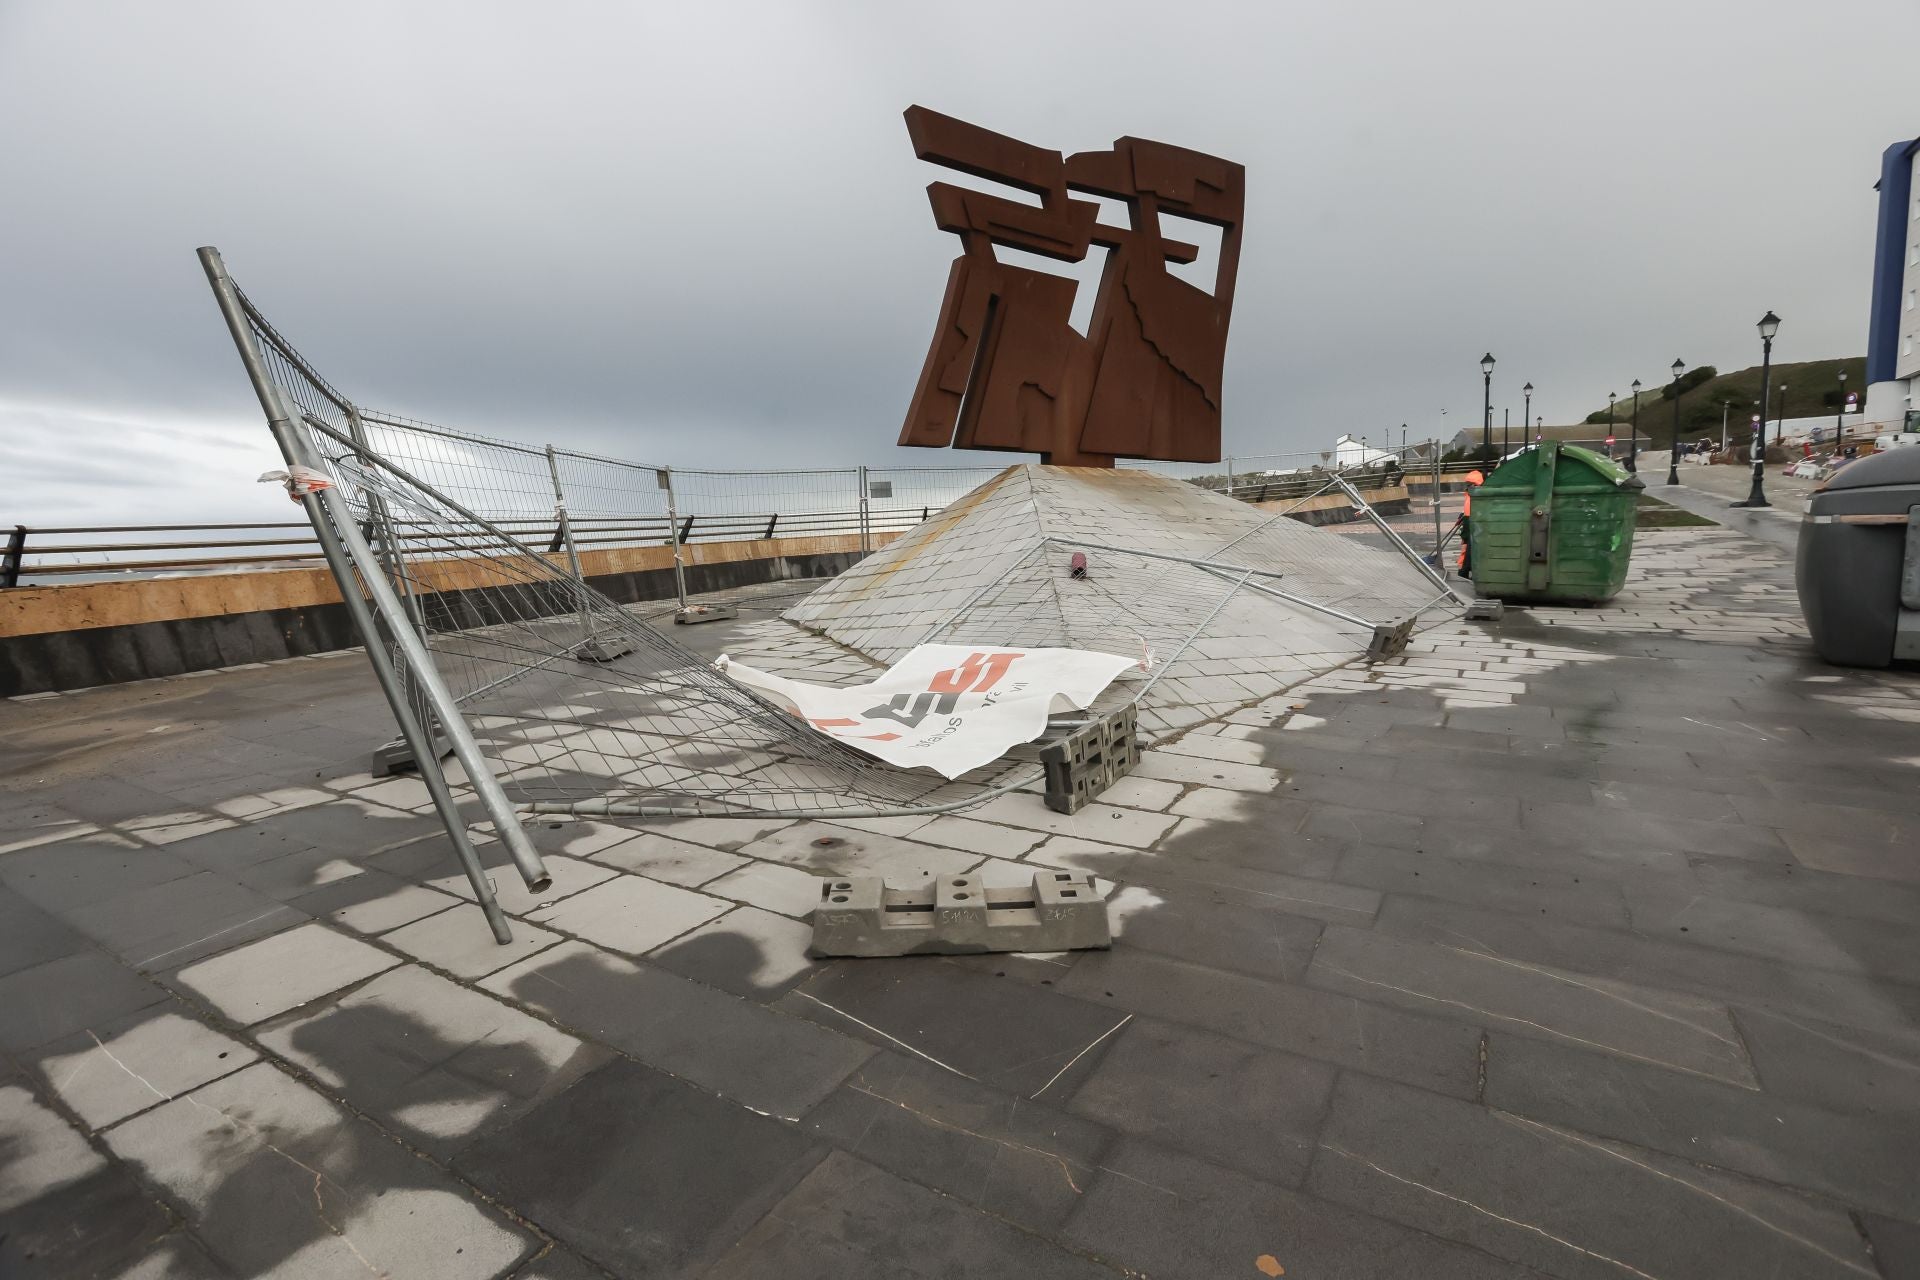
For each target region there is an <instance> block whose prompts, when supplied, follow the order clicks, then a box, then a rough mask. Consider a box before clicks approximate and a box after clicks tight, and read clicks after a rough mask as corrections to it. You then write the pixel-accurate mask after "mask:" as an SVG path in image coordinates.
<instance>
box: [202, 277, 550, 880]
mask: <svg viewBox="0 0 1920 1280" xmlns="http://www.w3.org/2000/svg"><path fill="white" fill-rule="evenodd" d="M200 262H201V265H202V266H203V267H205V268H206V272H207V280H208V282H209V283H210V284H211V285H212V286H213V292H214V297H215V298H216V299H217V300H218V301H219V304H220V313H221V315H222V316H224V317H225V318H226V321H227V328H228V330H229V331H230V332H231V333H232V335H233V341H234V345H235V346H236V347H237V348H238V349H239V352H240V360H241V363H242V364H244V365H245V366H246V370H247V377H248V379H249V380H250V381H251V382H252V383H253V389H254V393H255V394H256V395H257V396H258V397H259V399H260V407H261V409H262V410H263V411H264V412H265V413H266V415H267V421H268V426H269V427H270V428H271V429H272V431H273V434H274V439H275V441H276V442H278V443H279V445H280V449H281V453H282V455H283V456H285V457H286V460H287V465H288V466H289V467H292V466H312V465H313V463H314V462H315V461H317V460H316V459H312V458H310V457H308V456H307V450H306V448H305V445H304V437H303V434H302V432H301V430H300V427H299V426H298V425H297V421H298V420H297V419H295V418H293V417H291V416H290V411H289V409H288V408H287V406H286V405H285V404H284V403H283V401H282V400H281V398H280V391H279V388H278V386H277V385H276V384H275V383H274V382H273V379H272V378H271V377H270V376H269V375H268V373H267V369H266V363H265V361H264V360H263V359H262V358H261V355H260V352H259V350H258V349H257V348H256V347H255V346H254V343H253V334H252V330H251V327H250V325H249V323H248V321H247V317H246V312H245V310H244V309H243V307H242V305H241V302H240V298H239V295H238V292H237V291H236V290H235V289H234V285H233V279H232V277H231V276H229V275H228V274H227V268H226V264H225V263H223V262H222V261H221V260H220V251H219V250H217V249H214V248H212V247H206V248H203V249H201V250H200ZM309 496H310V497H317V498H318V499H319V501H321V502H322V503H323V504H324V505H325V511H324V513H323V514H325V515H327V516H330V517H332V518H331V519H330V520H329V521H328V522H329V523H331V524H332V525H333V530H334V533H335V534H336V535H337V537H338V539H339V543H340V546H341V549H342V550H343V551H344V552H345V554H346V556H347V557H349V558H350V559H351V560H352V561H353V562H355V563H357V564H359V565H363V566H366V569H365V571H363V572H362V573H361V574H360V577H361V580H362V581H363V582H364V583H365V586H366V590H367V595H368V596H369V597H371V600H372V605H373V608H374V609H375V610H376V611H378V612H379V613H382V614H384V615H385V616H387V617H389V618H393V619H395V620H396V621H398V623H399V625H397V626H395V627H393V628H392V631H391V638H392V640H393V643H394V647H395V648H397V649H398V650H399V651H400V655H401V659H402V661H404V662H405V664H406V666H407V669H408V672H409V674H411V675H412V676H413V677H414V679H415V680H416V681H418V682H419V686H420V689H421V692H422V693H423V694H424V696H425V700H426V703H427V705H428V706H429V707H430V708H431V710H432V712H433V715H434V718H435V719H436V720H438V721H439V722H440V727H441V730H442V732H444V733H445V734H446V736H447V741H448V742H449V743H450V744H451V745H452V747H453V753H454V756H455V758H457V759H458V760H459V761H460V765H461V767H462V768H463V769H465V770H466V774H467V780H468V783H469V785H471V786H472V787H473V790H474V793H475V794H476V795H477V796H478V797H479V799H480V803H481V805H482V807H484V808H485V810H486V813H487V817H488V818H489V819H490V820H491V821H492V822H493V825H494V829H495V834H496V835H497V836H498V837H499V839H500V841H501V843H502V844H504V845H505V846H506V849H507V854H508V856H509V857H511V858H512V859H513V863H514V867H515V869H517V870H518V871H519V872H520V877H521V879H523V880H524V881H526V884H527V887H528V888H530V889H532V890H534V891H535V892H539V891H541V890H544V889H545V888H547V887H548V886H549V885H550V884H552V883H553V880H552V877H551V876H550V875H549V874H548V873H547V868H546V864H545V863H544V862H542V861H541V858H540V854H539V851H538V850H536V849H535V848H534V847H533V842H532V841H530V840H528V839H527V833H526V832H525V831H524V830H522V829H521V826H520V820H519V818H518V816H517V815H516V814H515V813H514V811H513V802H512V801H510V800H508V799H507V794H506V792H505V791H503V790H502V789H501V787H500V782H499V780H498V779H497V778H495V777H494V776H493V770H492V769H491V768H490V767H489V766H488V764H487V761H486V758H485V757H484V756H482V755H481V754H480V746H479V744H478V743H477V742H475V741H474V739H473V733H472V731H471V730H470V729H468V727H467V723H466V720H465V718H464V717H463V716H462V715H461V714H460V707H459V704H458V702H457V701H456V699H455V698H454V696H453V692H452V691H451V690H450V689H448V688H447V685H446V682H445V681H444V680H442V679H441V678H440V672H439V670H438V669H437V668H436V667H435V666H434V665H433V658H432V655H430V654H429V653H428V652H427V648H426V645H425V644H424V643H423V642H422V641H421V639H420V637H419V636H418V635H416V634H415V633H414V631H413V629H412V628H411V627H409V626H407V625H406V623H405V620H404V619H405V616H406V614H405V609H404V607H403V606H402V605H401V603H400V601H399V599H398V598H397V597H396V596H395V595H394V593H393V588H392V586H391V584H389V583H388V582H387V580H386V577H385V575H384V574H382V573H381V572H380V571H379V561H378V559H377V558H376V557H375V556H374V554H373V550H372V548H370V547H369V546H367V544H366V542H365V540H364V539H362V538H361V537H360V530H359V528H358V526H356V525H355V524H354V522H353V518H352V513H351V512H350V511H348V510H347V507H346V500H345V498H344V497H343V496H342V495H341V494H340V492H339V491H338V490H336V489H332V488H328V489H324V490H322V491H321V492H320V493H319V494H317V495H309ZM315 529H316V532H320V522H319V521H316V522H315ZM322 537H323V543H322V545H323V546H324V545H325V537H324V533H323V534H322ZM335 576H336V577H338V578H340V583H339V585H340V591H341V595H342V596H346V595H349V594H353V592H354V588H353V575H352V573H351V572H349V573H348V574H347V575H346V576H345V577H340V575H339V573H338V568H337V567H336V572H335ZM363 638H364V639H365V640H366V642H367V644H368V646H369V650H371V648H372V646H374V645H376V644H378V643H379V636H378V634H377V633H371V632H370V633H367V634H365V635H364V636H363ZM375 669H376V671H378V666H377V664H376V668H375ZM388 700H389V701H390V702H393V709H394V713H395V715H396V716H397V717H399V719H400V724H401V728H402V729H403V730H404V729H406V728H408V727H409V726H410V724H411V721H412V716H411V715H410V713H409V712H408V709H407V706H406V701H405V699H404V698H402V699H400V700H399V701H397V702H396V701H394V700H393V698H392V697H391V696H390V697H389V699H388ZM412 727H413V728H414V729H416V730H418V729H419V727H420V726H418V725H412ZM413 745H414V749H415V759H417V760H419V761H420V762H421V764H422V766H423V767H424V766H425V764H426V761H427V760H428V759H430V758H431V757H432V755H433V750H432V747H431V745H430V744H428V743H424V742H421V743H415V744H413ZM456 820H457V819H448V820H447V825H448V828H449V834H450V835H451V834H452V830H451V829H452V827H453V826H454V823H455V821H456ZM454 840H455V844H456V846H457V845H458V844H459V842H460V838H459V837H458V836H454ZM476 891H477V890H476Z"/></svg>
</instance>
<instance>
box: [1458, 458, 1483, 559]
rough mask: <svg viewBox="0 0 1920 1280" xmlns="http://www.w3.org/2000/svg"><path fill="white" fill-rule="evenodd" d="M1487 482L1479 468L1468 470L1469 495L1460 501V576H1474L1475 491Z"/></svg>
mask: <svg viewBox="0 0 1920 1280" xmlns="http://www.w3.org/2000/svg"><path fill="white" fill-rule="evenodd" d="M1486 482H1487V477H1486V476H1485V475H1483V474H1481V472H1480V470H1479V469H1478V468H1475V469H1474V470H1472V471H1469V472H1467V496H1466V497H1465V498H1464V499H1462V501H1461V503H1460V576H1461V577H1463V578H1466V577H1470V576H1472V573H1473V556H1472V551H1473V547H1472V544H1471V543H1470V542H1469V541H1468V536H1469V531H1470V530H1471V529H1472V528H1473V521H1472V520H1471V519H1470V517H1471V516H1472V515H1473V491H1474V490H1475V489H1478V488H1479V487H1480V486H1481V485H1483V484H1485V483H1486Z"/></svg>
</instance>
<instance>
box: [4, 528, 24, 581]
mask: <svg viewBox="0 0 1920 1280" xmlns="http://www.w3.org/2000/svg"><path fill="white" fill-rule="evenodd" d="M26 555H27V526H25V525H23V524H17V525H15V526H13V532H12V533H10V534H8V535H7V554H6V558H5V559H4V560H0V587H17V586H19V585H20V562H21V561H22V560H24V559H25V558H26Z"/></svg>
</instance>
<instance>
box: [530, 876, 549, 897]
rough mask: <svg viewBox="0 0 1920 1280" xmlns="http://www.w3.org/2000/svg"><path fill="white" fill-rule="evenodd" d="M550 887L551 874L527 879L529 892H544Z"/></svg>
mask: <svg viewBox="0 0 1920 1280" xmlns="http://www.w3.org/2000/svg"><path fill="white" fill-rule="evenodd" d="M551 888H553V877H552V876H548V875H543V876H539V877H538V878H536V879H532V880H529V881H527V891H528V892H529V893H545V892H546V891H547V890H549V889H551Z"/></svg>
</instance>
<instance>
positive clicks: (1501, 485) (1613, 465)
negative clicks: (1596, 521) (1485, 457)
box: [1486, 440, 1920, 489]
mask: <svg viewBox="0 0 1920 1280" xmlns="http://www.w3.org/2000/svg"><path fill="white" fill-rule="evenodd" d="M1542 448H1547V449H1557V450H1559V452H1560V462H1559V466H1558V467H1557V468H1556V471H1557V473H1558V474H1557V475H1556V477H1555V482H1554V483H1555V487H1556V488H1558V487H1560V486H1561V485H1566V484H1581V483H1591V482H1595V481H1597V482H1599V483H1602V484H1610V485H1613V486H1614V487H1615V488H1619V489H1644V488H1646V483H1645V482H1644V481H1642V480H1641V479H1640V477H1639V476H1636V475H1634V474H1633V473H1632V472H1631V471H1628V470H1627V469H1626V468H1625V467H1623V466H1621V465H1620V464H1619V463H1617V462H1615V461H1614V460H1613V459H1611V458H1609V457H1607V455H1606V454H1604V453H1595V452H1594V451H1593V450H1591V449H1582V448H1581V447H1580V446H1579V445H1574V444H1561V443H1559V442H1558V441H1553V440H1549V441H1547V442H1546V443H1545V444H1544V445H1536V446H1534V447H1533V448H1531V449H1528V450H1526V451H1525V452H1524V453H1518V454H1515V455H1514V456H1513V457H1511V458H1508V459H1507V460H1506V461H1505V462H1503V463H1501V464H1500V465H1499V466H1498V467H1496V468H1495V469H1494V472H1493V474H1492V475H1490V476H1488V477H1487V484H1486V487H1487V488H1489V489H1522V488H1524V489H1531V488H1532V487H1533V475H1534V471H1535V469H1536V468H1537V466H1538V465H1539V457H1540V450H1541V449H1542ZM1915 452H1916V453H1920V449H1916V450H1915ZM1570 463H1579V464H1581V468H1584V469H1585V470H1587V471H1590V472H1592V473H1593V474H1592V476H1591V478H1588V477H1584V476H1576V471H1577V470H1579V469H1581V468H1576V469H1575V470H1568V469H1567V468H1568V464H1570Z"/></svg>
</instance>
